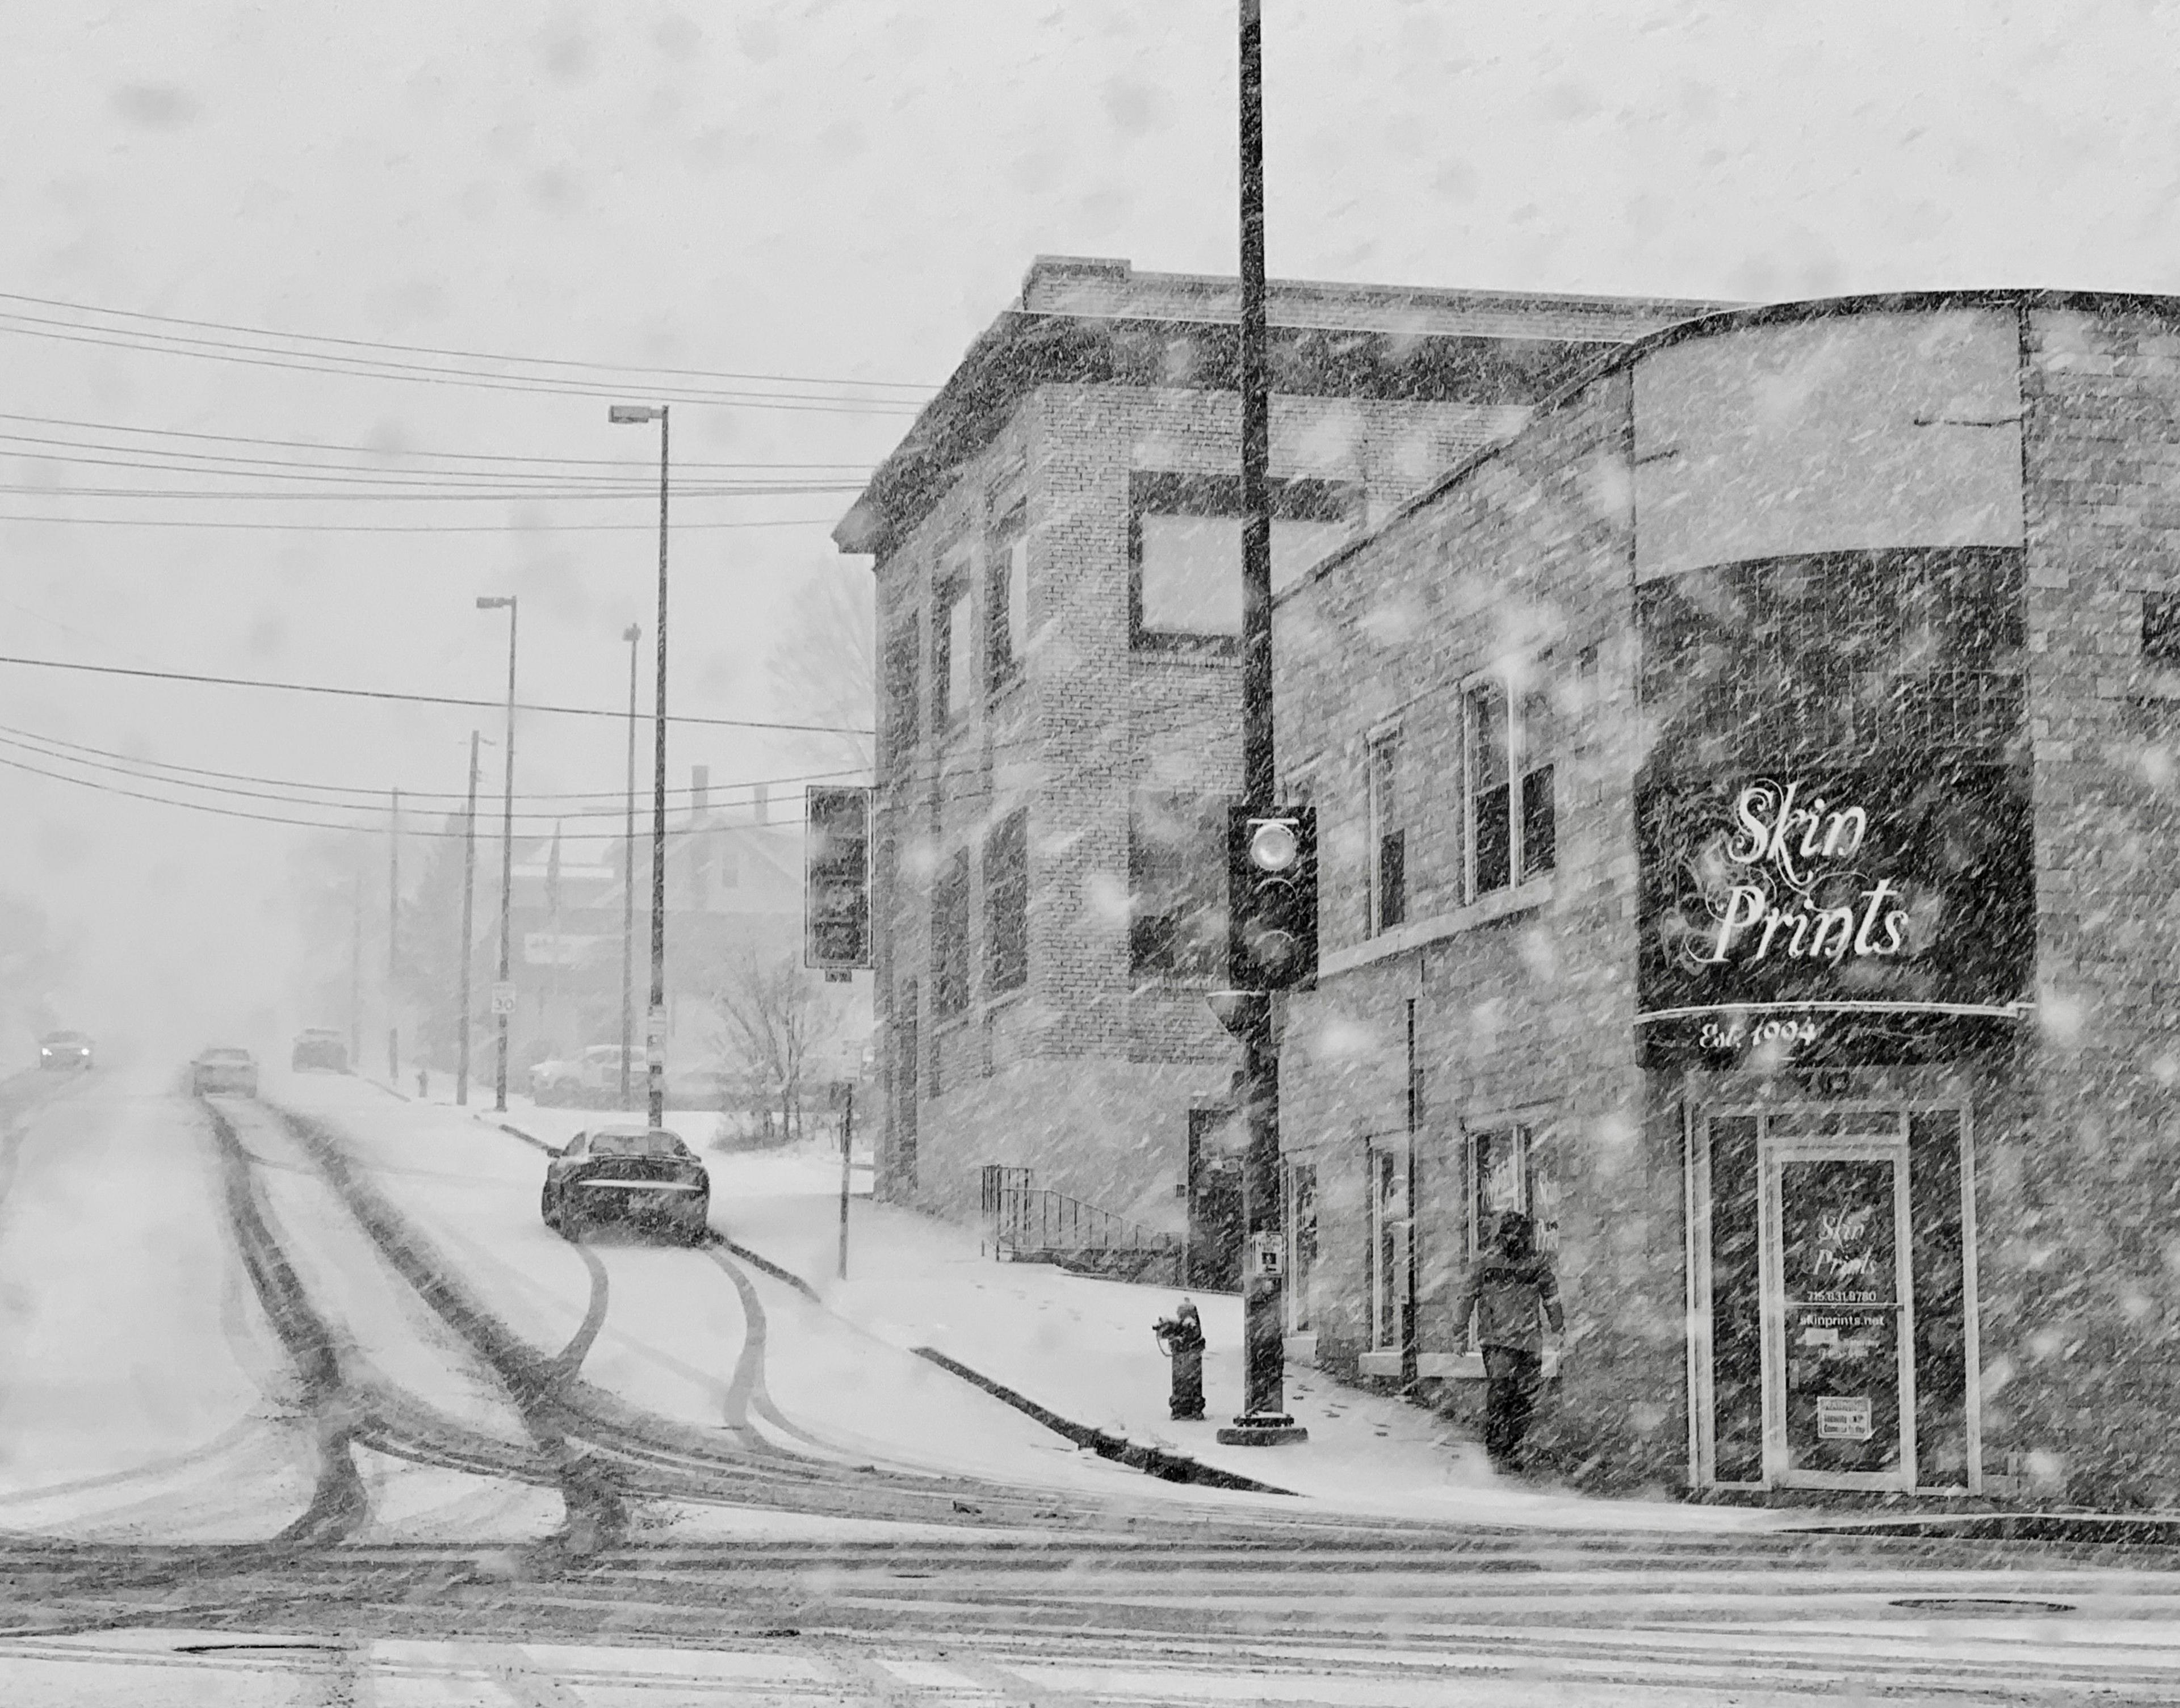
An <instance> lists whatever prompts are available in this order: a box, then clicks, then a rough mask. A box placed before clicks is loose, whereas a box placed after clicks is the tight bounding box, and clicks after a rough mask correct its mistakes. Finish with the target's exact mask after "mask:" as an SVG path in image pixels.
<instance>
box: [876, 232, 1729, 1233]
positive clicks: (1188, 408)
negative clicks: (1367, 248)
mask: <svg viewBox="0 0 2180 1708" xmlns="http://www.w3.org/2000/svg"><path fill="white" fill-rule="evenodd" d="M1709 306H1711V305H1701V304H1682V303H1660V302H1638V301H1621V300H1611V299H1589V298H1518V299H1517V298H1512V297H1506V296H1498V295H1492V294H1486V293H1483V292H1473V291H1448V290H1413V289H1407V288H1397V289H1396V288H1378V287H1364V286H1346V285H1316V284H1302V283H1274V285H1273V286H1272V287H1271V291H1270V321H1271V359H1270V360H1271V373H1272V383H1273V387H1274V393H1275V395H1274V400H1273V404H1272V473H1273V475H1274V486H1275V492H1274V506H1275V511H1276V515H1275V519H1274V541H1273V550H1274V560H1275V562H1274V574H1275V578H1276V579H1277V580H1278V581H1279V583H1280V585H1286V584H1287V583H1288V582H1290V581H1291V580H1292V579H1295V578H1296V577H1297V576H1298V575H1299V574H1301V573H1302V570H1303V569H1304V568H1307V566H1308V564H1309V563H1312V562H1313V561H1315V560H1316V559H1317V558H1318V557H1322V556H1323V555H1324V553H1325V552H1328V551H1329V550H1331V549H1333V548H1334V547H1335V546H1338V545H1340V544H1341V543H1343V542H1345V541H1347V540H1348V539H1350V538H1352V537H1354V536H1357V535H1360V534H1361V533H1362V532H1363V531H1365V530H1367V529H1368V528H1369V527H1371V526H1374V525H1375V524H1377V523H1378V522H1379V521H1380V520H1381V519H1384V518H1385V517H1386V516H1388V515H1390V513H1392V512H1393V511H1394V510H1395V509H1396V508H1398V507H1399V506H1400V505H1401V503H1404V502H1405V501H1407V499H1409V498H1410V497H1412V496H1413V495H1415V494H1416V493H1418V492H1420V491H1422V490H1423V488H1424V487H1425V486H1427V485H1428V484H1429V482H1430V481H1432V480H1434V478H1435V477H1437V476H1439V475H1441V474H1443V473H1444V472H1445V470H1447V469H1449V468H1451V467H1452V466H1453V465H1455V464H1456V463H1458V462H1459V461H1461V459H1463V458H1464V457H1467V456H1468V455H1470V454H1472V453H1474V452H1476V451H1477V450H1478V449H1480V448H1482V447H1483V446H1484V445H1486V444H1488V443H1489V442H1492V441H1494V440H1495V439H1497V438H1499V437H1503V436H1504V435H1505V434H1506V433H1507V432H1509V431H1511V430H1512V429H1514V428H1515V427H1516V426H1518V425H1519V424H1520V423H1521V422H1522V420H1524V419H1525V418H1526V416H1527V415H1528V411H1529V410H1530V409H1532V408H1533V406H1534V405H1535V404H1536V403H1537V402H1538V401H1539V399H1541V398H1544V397H1546V396H1548V395H1550V394H1551V393H1554V392H1555V391H1557V390H1559V389H1561V387H1564V386H1565V385H1566V383H1567V382H1569V381H1570V379H1571V378H1572V376H1575V375H1576V374H1577V373H1578V372H1580V371H1583V369H1584V368H1585V367H1587V366H1588V365H1591V364H1593V363H1594V362H1595V361H1596V360H1598V359H1599V356H1600V355H1602V354H1606V353H1608V352H1610V350H1612V349H1616V348H1618V347H1620V346H1621V345H1624V344H1625V343H1627V342H1628V341H1629V340H1631V339H1632V338H1636V337H1638V336H1640V335H1642V334H1643V333H1646V332H1651V331H1654V330H1655V329H1657V328H1659V327H1663V326H1665V325H1669V324H1671V323H1672V322H1674V321H1679V320H1682V319H1685V318H1687V316H1689V315H1691V314H1693V313H1696V312H1699V311H1702V310H1705V309H1707V308H1708V307H1709ZM1237 322H1238V294H1237V290H1236V285H1235V283H1234V282H1233V281H1232V280H1230V279H1222V278H1212V277H1193V276H1185V275H1176V274H1158V273H1142V272H1134V271H1133V270H1132V269H1131V267H1130V266H1129V265H1128V264H1127V263H1126V262H1125V261H1081V260H1055V259H1049V258H1048V259H1044V260H1040V261H1038V262H1037V263H1036V265H1035V266H1033V267H1032V270H1031V272H1030V273H1029V276H1028V277H1027V281H1026V283H1025V284H1024V286H1023V289H1022V294H1021V300H1020V302H1019V304H1018V305H1016V306H1015V307H1013V308H1010V309H1009V310H1007V311H1006V312H1005V313H1004V314H1002V315H1001V316H999V318H998V319H997V320H996V321H994V322H993V324H992V326H991V327H989V328H988V330H987V331H986V332H984V333H983V335H982V336H981V337H980V338H978V339H977V342H976V343H975V344H974V345H973V346H972V348H971V349H970V350H969V352H968V354H966V356H965V357H964V358H963V360H962V362H961V365H960V366H959V367H958V368H957V369H956V371H955V373H954V375H953V376H951V378H950V380H949V381H948V382H947V383H946V385H945V387H944V388H943V389H942V391H941V392H940V393H939V396H938V397H937V398H936V399H935V400H934V401H933V403H932V404H930V405H929V406H928V408H927V409H925V410H924V411H923V413H922V415H921V416H920V417H919V418H918V420H917V423H916V425H915V426H914V427H913V428H912V429H911V431H910V433H909V435H908V437H906V440H905V441H904V442H903V443H902V444H901V446H900V448H899V449H898V450H896V451H895V453H894V454H893V455H892V456H891V457H890V458H889V459H887V461H886V462H885V464H884V465H883V466H882V467H881V468H880V469H879V470H878V472H877V474H876V475H875V476H874V477H873V480H872V481H871V483H870V485H869V487H868V489H867V491H866V492H865V493H864V495H863V497H862V499H861V501H860V502H859V503H857V504H856V507H855V508H854V509H853V510H852V511H851V513H850V514H849V515H848V516H847V517H846V518H845V519H844V520H843V521H842V523H841V524H840V526H839V528H838V529H837V530H835V533H834V539H835V541H837V543H838V544H839V545H840V547H841V549H842V550H843V551H846V552H861V553H868V554H871V555H872V556H873V557H874V558H875V560H876V562H875V566H874V568H875V573H876V577H877V611H878V644H879V656H880V661H881V662H880V673H881V681H880V683H879V689H878V695H879V702H880V703H879V706H878V719H879V728H880V731H881V737H880V752H879V758H878V821H877V835H876V838H875V842H874V862H873V865H874V884H875V896H874V921H875V935H876V939H877V954H878V977H877V990H878V1017H877V1018H878V1033H877V1035H878V1040H879V1044H878V1057H879V1064H880V1071H881V1078H882V1081H883V1084H884V1087H885V1092H884V1097H885V1105H886V1108H885V1117H886V1118H885V1127H884V1151H883V1161H882V1168H881V1189H882V1190H884V1192H886V1193H887V1194H889V1195H893V1196H895V1197H899V1198H903V1199H911V1200H917V1201H920V1202H923V1203H926V1204H928V1205H933V1206H936V1207H941V1208H948V1209H951V1210H955V1211H961V1210H964V1209H966V1208H968V1207H970V1206H972V1205H973V1204H974V1203H975V1201H976V1194H977V1178H978V1170H979V1167H980V1166H981V1165H984V1164H1004V1165H1009V1166H1013V1167H1027V1168H1030V1169H1031V1170H1032V1172H1033V1174H1034V1177H1035V1178H1036V1181H1037V1183H1038V1184H1039V1185H1040V1186H1048V1187H1052V1188H1055V1189H1060V1190H1063V1191H1065V1192H1068V1193H1071V1194H1073V1195H1077V1196H1079V1197H1081V1198H1082V1199H1084V1200H1088V1201H1090V1202H1091V1203H1093V1204H1096V1205H1102V1206H1104V1207H1106V1208H1108V1209H1111V1210H1114V1211H1119V1212H1121V1213H1123V1214H1125V1215H1126V1216H1131V1217H1132V1218H1135V1219H1137V1221H1139V1222H1143V1223H1145V1224H1147V1225H1151V1226H1155V1227H1174V1226H1175V1225H1176V1224H1177V1223H1178V1222H1179V1221H1180V1220H1181V1217H1182V1216H1183V1215H1184V1214H1185V1206H1184V1205H1183V1204H1182V1202H1181V1195H1178V1194H1177V1191H1176V1189H1180V1190H1181V1194H1185V1193H1186V1190H1187V1187H1188V1184H1189V1182H1188V1177H1189V1176H1190V1174H1191V1173H1192V1170H1191V1168H1190V1165H1189V1158H1190V1153H1191V1148H1192V1147H1191V1142H1190V1140H1191V1132H1192V1117H1191V1111H1192V1109H1196V1110H1198V1111H1203V1112H1208V1111H1212V1110H1214V1109H1215V1107H1217V1106H1219V1105H1220V1104H1221V1103H1222V1102H1223V1101H1224V1100H1225V1097H1226V1096H1227V1094H1228V1092H1229V1090H1230V1081H1231V1075H1232V1072H1233V1069H1234V1068H1235V1066H1236V1057H1235V1052H1234V1050H1233V1047H1232V1046H1231V1043H1230V1040H1229V1039H1228V1038H1227V1037H1226V1035H1225V1034H1224V1033H1223V1032H1222V1031H1221V1030H1219V1027H1218V1025H1217V1024H1216V1023H1215V1022H1214V1019H1212V1017H1211V1015H1210V1013H1209V1012H1208V1009H1207V1008H1206V1006H1205V1003H1204V1002H1203V990H1204V989H1205V988H1206V987H1208V986H1210V985H1212V984H1214V983H1215V982H1219V980H1220V979H1221V978H1222V977H1223V972H1224V969H1223V967H1220V966H1217V965H1216V964H1214V963H1215V961H1216V959H1218V958H1219V956H1218V954H1217V953H1215V952H1216V951H1217V950H1218V948H1219V946H1221V945H1223V938H1221V937H1219V936H1218V935H1217V931H1216V930H1215V929H1214V928H1213V926H1212V925H1211V924H1210V922H1209V921H1208V918H1207V912H1206V908H1205V906H1204V903H1206V902H1207V901H1208V900H1210V899H1213V898H1214V894H1215V892H1216V890H1217V888H1218V887H1219V885H1221V884H1222V883H1223V876H1222V870H1223V868H1222V859H1223V856H1222V855H1221V854H1219V852H1218V851H1217V849H1216V846H1215V843H1214V834H1213V832H1212V830H1211V827H1212V826H1213V825H1214V822H1216V819H1215V809H1216V804H1217V802H1218V800H1219V798H1220V797H1221V796H1223V795H1224V794H1226V793H1228V792H1230V790H1231V789H1232V788H1234V787H1236V784H1237V783H1238V771H1239V762H1240V755H1239V743H1240V706H1239V685H1238V673H1237V667H1236V662H1235V656H1234V655H1235V637H1236V634H1237V633H1238V629H1239V614H1240V593H1239V585H1240V584H1239V549H1240V546H1239V542H1240V524H1239V519H1238V508H1239V466H1240V464H1239V456H1240V450H1239V447H1240V424H1239V412H1238V407H1237V404H1236V396H1235V393H1234V389H1233V388H1234V385H1235V371H1236V355H1237V350H1236V344H1237ZM1200 1124H1201V1123H1200V1121H1199V1127H1200Z"/></svg>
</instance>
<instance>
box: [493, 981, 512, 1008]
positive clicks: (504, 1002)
mask: <svg viewBox="0 0 2180 1708" xmlns="http://www.w3.org/2000/svg"><path fill="white" fill-rule="evenodd" d="M492 1011H493V1013H495V1014H511V1013H514V1012H515V985H514V981H513V980H496V981H495V982H494V983H493V987H492Z"/></svg>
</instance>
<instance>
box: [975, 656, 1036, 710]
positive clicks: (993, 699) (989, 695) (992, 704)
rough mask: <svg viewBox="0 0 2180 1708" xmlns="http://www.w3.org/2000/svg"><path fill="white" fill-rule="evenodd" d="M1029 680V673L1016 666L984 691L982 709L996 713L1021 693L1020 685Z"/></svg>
mask: <svg viewBox="0 0 2180 1708" xmlns="http://www.w3.org/2000/svg"><path fill="white" fill-rule="evenodd" d="M1028 680H1029V673H1028V672H1027V671H1025V670H1024V669H1022V668H1021V666H1019V665H1017V666H1016V667H1014V668H1013V669H1012V670H1010V671H1009V672H1008V673H1006V674H1005V676H1004V677H1002V678H999V681H997V682H996V683H994V684H993V685H992V686H991V687H990V688H989V689H987V690H986V691H985V694H984V709H985V711H997V710H998V709H999V707H1000V706H1004V705H1005V704H1006V702H1007V701H1008V700H1011V699H1012V698H1014V696H1015V695H1017V694H1019V693H1021V689H1022V684H1024V683H1026V682H1027V681H1028Z"/></svg>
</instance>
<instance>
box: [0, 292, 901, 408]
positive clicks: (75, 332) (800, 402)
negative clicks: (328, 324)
mask: <svg viewBox="0 0 2180 1708" xmlns="http://www.w3.org/2000/svg"><path fill="white" fill-rule="evenodd" d="M0 332H13V333H14V334H16V335H17V336H18V337H21V338H46V339H49V340H52V341H55V342H58V343H74V344H89V345H91V346H93V347H94V348H97V349H121V350H134V351H137V352H139V353H142V354H152V355H168V356H190V357H194V358H196V359H198V360H206V361H223V362H232V363H234V364H237V365H240V366H243V367H254V368H276V369H280V370H283V371H287V372H290V373H303V374H332V375H337V376H345V377H347V378H350V379H367V380H389V381H393V380H398V381H402V382H406V383H410V384H416V385H433V386H456V387H469V388H471V389H472V390H479V391H497V392H520V393H546V394H548V395H552V396H559V397H572V398H619V397H625V395H626V394H627V393H629V392H630V391H631V390H641V392H642V393H644V395H645V396H647V397H651V398H658V399H660V400H661V401H663V402H667V403H679V404H713V405H716V406H718V407H721V408H732V409H779V410H784V411H786V412H789V413H794V414H819V415H914V414H916V413H917V409H919V407H920V406H919V405H918V404H915V403H913V402H911V401H907V400H906V399H886V398H851V397H846V396H836V397H826V396H823V394H820V393H790V392H748V393H736V392H719V391H708V390H705V389H702V388H701V387H689V386H679V385H665V386H658V385H645V386H641V387H630V386H627V385H612V384H608V383H606V382H603V381H590V380H583V379H558V378H553V377H549V376H542V375H523V374H493V373H489V372H487V371H483V370H481V369H462V368H434V367H427V366H425V365H421V364H419V363H415V362H397V361H392V360H360V359H356V358H351V357H344V356H340V355H338V354H328V353H324V352H320V351H314V350H283V349H277V348H273V347H267V346H256V345H248V344H229V343H221V342H219V341H218V340H216V339H207V338H177V337H173V336H172V335H169V334H166V333H157V332H135V331H134V330H132V329H129V328H107V327H85V326H81V325H79V324H78V323H76V322H74V321H51V320H46V319H43V318H42V317H41V316H31V315H5V314H0Z"/></svg>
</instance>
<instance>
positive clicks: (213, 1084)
mask: <svg viewBox="0 0 2180 1708" xmlns="http://www.w3.org/2000/svg"><path fill="white" fill-rule="evenodd" d="M190 1091H191V1092H193V1093H194V1094H195V1096H200V1097H202V1096H206V1094H207V1093H212V1092H222V1091H223V1092H228V1093H231V1094H233V1095H235V1096H243V1097H255V1096H256V1095H257V1058H256V1057H255V1056H253V1055H251V1054H250V1052H249V1051H247V1050H237V1049H233V1048H229V1047H227V1046H214V1047H213V1048H212V1049H209V1050H206V1052H204V1053H203V1054H202V1055H201V1056H199V1057H197V1058H196V1060H195V1061H194V1062H192V1063H190Z"/></svg>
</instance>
